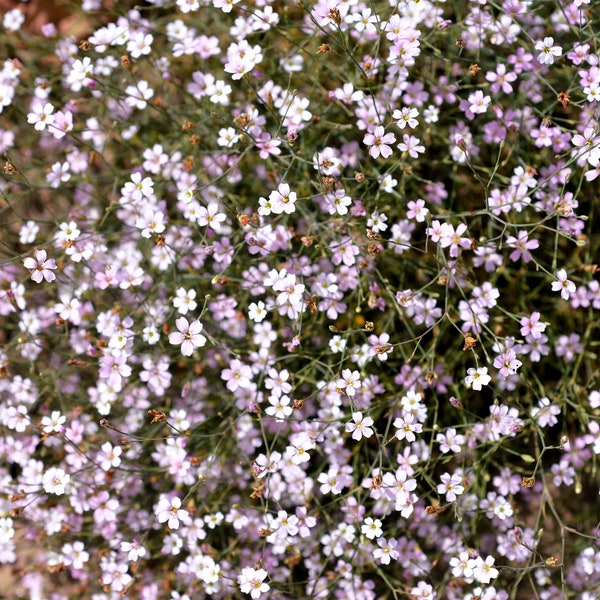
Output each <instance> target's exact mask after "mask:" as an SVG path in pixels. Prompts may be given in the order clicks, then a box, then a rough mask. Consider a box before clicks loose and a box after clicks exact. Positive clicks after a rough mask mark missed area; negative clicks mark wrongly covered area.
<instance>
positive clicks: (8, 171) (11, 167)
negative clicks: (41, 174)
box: [4, 161, 16, 175]
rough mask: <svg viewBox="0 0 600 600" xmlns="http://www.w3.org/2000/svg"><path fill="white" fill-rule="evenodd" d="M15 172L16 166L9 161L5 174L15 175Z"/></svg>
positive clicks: (6, 163)
mask: <svg viewBox="0 0 600 600" xmlns="http://www.w3.org/2000/svg"><path fill="white" fill-rule="evenodd" d="M15 171H16V169H15V167H14V165H13V164H12V163H11V162H8V161H7V162H5V163H4V173H5V174H6V175H14V174H15Z"/></svg>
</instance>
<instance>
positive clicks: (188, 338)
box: [169, 317, 206, 356]
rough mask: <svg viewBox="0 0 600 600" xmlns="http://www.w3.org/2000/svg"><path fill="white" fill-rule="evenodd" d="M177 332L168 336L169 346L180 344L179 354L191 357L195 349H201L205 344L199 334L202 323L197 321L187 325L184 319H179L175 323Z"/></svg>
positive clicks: (203, 338) (204, 339)
mask: <svg viewBox="0 0 600 600" xmlns="http://www.w3.org/2000/svg"><path fill="white" fill-rule="evenodd" d="M175 325H177V329H178V330H179V331H173V332H172V333H170V334H169V343H170V344H174V345H175V344H181V354H183V355H184V356H191V355H192V354H193V352H194V350H195V349H196V348H202V346H204V344H206V338H205V337H204V336H203V335H202V334H201V333H200V332H201V331H202V323H200V321H199V320H198V319H196V320H195V321H192V322H191V323H188V320H187V319H186V318H185V317H179V319H177V320H176V321H175Z"/></svg>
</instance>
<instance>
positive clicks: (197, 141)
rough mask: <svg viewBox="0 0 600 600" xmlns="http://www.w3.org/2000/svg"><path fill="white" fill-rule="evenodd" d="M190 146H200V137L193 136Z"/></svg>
mask: <svg viewBox="0 0 600 600" xmlns="http://www.w3.org/2000/svg"><path fill="white" fill-rule="evenodd" d="M190 144H191V145H192V146H198V145H199V144H200V136H199V135H196V134H194V135H191V136H190Z"/></svg>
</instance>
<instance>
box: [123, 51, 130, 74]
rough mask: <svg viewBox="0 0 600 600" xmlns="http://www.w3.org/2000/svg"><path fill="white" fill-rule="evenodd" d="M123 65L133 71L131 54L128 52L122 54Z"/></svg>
mask: <svg viewBox="0 0 600 600" xmlns="http://www.w3.org/2000/svg"><path fill="white" fill-rule="evenodd" d="M121 65H123V68H124V69H126V70H127V71H131V61H130V60H129V56H127V54H124V55H123V56H121Z"/></svg>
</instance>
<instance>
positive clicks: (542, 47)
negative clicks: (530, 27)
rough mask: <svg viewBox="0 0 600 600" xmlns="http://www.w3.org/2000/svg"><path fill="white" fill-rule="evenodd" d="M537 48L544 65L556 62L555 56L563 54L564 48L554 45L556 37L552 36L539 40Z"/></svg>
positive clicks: (539, 58)
mask: <svg viewBox="0 0 600 600" xmlns="http://www.w3.org/2000/svg"><path fill="white" fill-rule="evenodd" d="M535 49H536V50H538V51H539V52H540V53H539V54H538V57H537V59H538V61H539V62H540V63H541V64H543V65H551V64H552V63H553V62H554V57H555V56H561V54H562V48H561V47H560V46H555V45H554V38H552V37H547V38H544V40H543V41H542V40H539V41H537V42H536V43H535Z"/></svg>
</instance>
